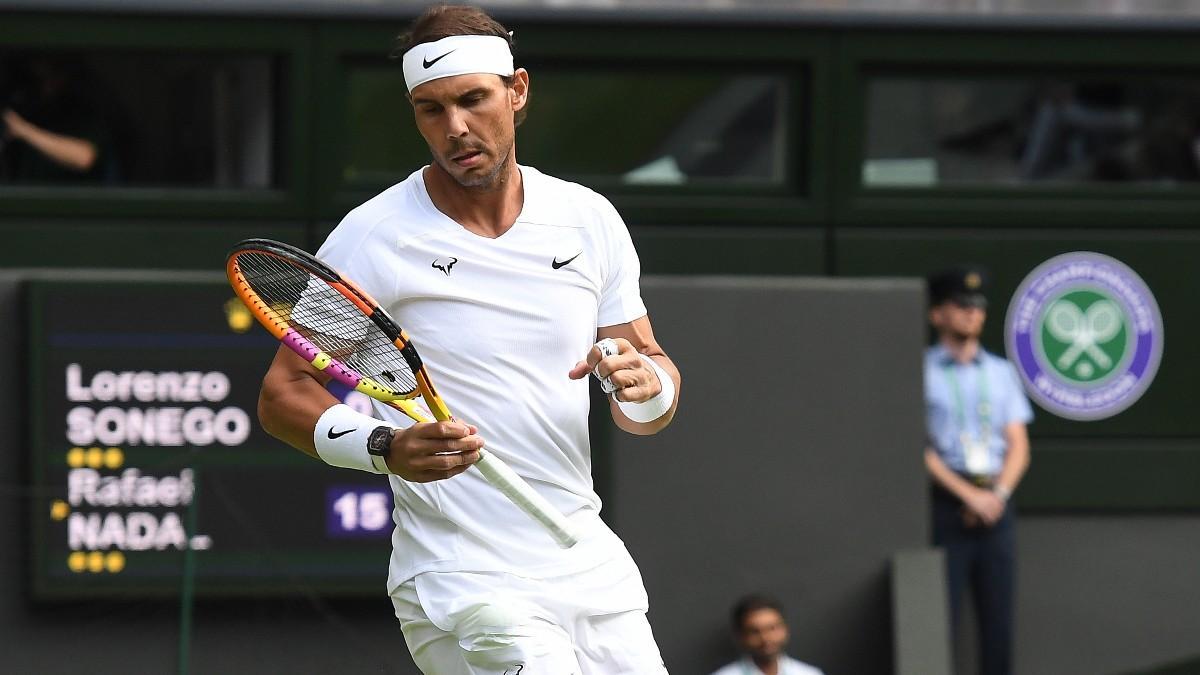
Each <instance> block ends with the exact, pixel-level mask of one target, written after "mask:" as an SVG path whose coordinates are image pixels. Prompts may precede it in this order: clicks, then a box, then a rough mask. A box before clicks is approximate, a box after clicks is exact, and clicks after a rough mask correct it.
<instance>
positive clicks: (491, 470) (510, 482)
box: [475, 450, 579, 548]
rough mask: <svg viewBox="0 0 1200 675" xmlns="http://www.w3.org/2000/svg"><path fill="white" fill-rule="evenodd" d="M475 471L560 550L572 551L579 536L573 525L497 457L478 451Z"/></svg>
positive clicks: (484, 451)
mask: <svg viewBox="0 0 1200 675" xmlns="http://www.w3.org/2000/svg"><path fill="white" fill-rule="evenodd" d="M475 467H476V468H478V469H479V472H480V473H482V474H483V477H484V478H486V479H487V481H488V482H489V483H491V484H492V486H493V487H495V488H496V489H497V490H499V491H500V492H503V493H504V496H505V497H508V499H509V500H510V501H511V502H512V503H513V504H516V505H517V506H518V507H520V508H521V510H522V511H524V512H525V513H528V514H529V515H530V516H532V517H533V519H534V520H536V521H538V522H539V523H541V524H542V526H544V527H545V528H546V530H547V531H549V532H550V534H551V535H552V536H553V537H554V539H555V540H557V541H558V545H559V546H562V547H563V548H571V547H572V546H574V545H575V544H576V543H577V542H578V541H579V533H578V532H577V530H576V528H575V524H574V523H572V522H571V521H569V520H567V517H566V516H564V515H563V514H561V513H559V512H558V509H556V508H554V506H552V505H551V504H550V502H548V501H546V498H545V497H543V496H541V495H540V494H538V493H537V492H535V491H534V489H533V488H532V487H530V485H529V483H526V482H525V480H524V479H523V478H521V477H520V476H518V475H517V472H515V471H513V470H512V469H511V468H509V466H508V465H507V464H505V463H504V462H503V461H501V460H500V458H499V457H496V456H495V455H493V454H491V453H490V452H487V451H486V450H480V451H479V461H478V462H475Z"/></svg>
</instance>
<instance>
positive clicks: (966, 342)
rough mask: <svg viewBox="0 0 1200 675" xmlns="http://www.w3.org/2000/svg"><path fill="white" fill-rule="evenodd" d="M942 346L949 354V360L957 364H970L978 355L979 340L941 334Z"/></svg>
mask: <svg viewBox="0 0 1200 675" xmlns="http://www.w3.org/2000/svg"><path fill="white" fill-rule="evenodd" d="M941 342H942V346H943V347H945V348H946V351H947V352H949V353H950V358H952V359H954V360H955V361H956V362H958V363H970V362H971V361H974V360H975V356H976V355H977V354H979V338H976V337H963V336H958V335H950V334H948V333H947V334H943V335H942V339H941Z"/></svg>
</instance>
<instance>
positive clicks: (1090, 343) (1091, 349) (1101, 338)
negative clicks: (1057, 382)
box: [1046, 300, 1124, 376]
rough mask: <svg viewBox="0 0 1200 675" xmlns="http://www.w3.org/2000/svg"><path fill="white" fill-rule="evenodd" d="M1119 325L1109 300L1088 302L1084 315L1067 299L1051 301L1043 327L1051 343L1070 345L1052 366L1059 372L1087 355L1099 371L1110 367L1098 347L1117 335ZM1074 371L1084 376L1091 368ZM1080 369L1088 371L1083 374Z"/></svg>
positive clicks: (1110, 360)
mask: <svg viewBox="0 0 1200 675" xmlns="http://www.w3.org/2000/svg"><path fill="white" fill-rule="evenodd" d="M1123 324H1124V322H1123V320H1122V318H1121V310H1120V309H1119V308H1118V307H1117V305H1116V303H1114V302H1112V301H1111V300H1100V301H1098V302H1095V303H1092V305H1091V306H1090V307H1088V308H1087V311H1086V312H1085V311H1083V310H1081V309H1080V308H1079V306H1078V305H1076V304H1075V303H1073V302H1070V301H1069V300H1059V301H1058V302H1055V303H1054V304H1053V305H1051V307H1050V311H1049V312H1047V313H1046V328H1047V329H1048V330H1049V331H1050V335H1052V336H1054V339H1055V340H1058V341H1059V342H1063V343H1067V344H1069V345H1070V346H1069V347H1067V350H1066V351H1065V352H1063V353H1062V355H1061V356H1059V357H1058V360H1057V362H1056V363H1055V365H1057V366H1058V368H1059V370H1063V371H1065V370H1068V369H1070V368H1072V367H1073V366H1075V364H1076V362H1078V361H1079V359H1080V357H1082V356H1083V355H1084V354H1087V355H1088V356H1089V357H1090V358H1091V360H1092V361H1093V362H1095V364H1096V365H1097V366H1100V367H1101V368H1102V369H1104V370H1108V369H1109V368H1112V366H1113V362H1112V359H1111V358H1109V356H1108V354H1106V353H1104V350H1102V349H1100V345H1102V344H1105V343H1107V342H1110V341H1111V340H1112V339H1113V338H1115V337H1116V336H1117V333H1119V332H1121V326H1122V325H1123ZM1082 365H1086V364H1081V366H1082ZM1077 370H1081V372H1080V374H1081V375H1084V376H1087V375H1088V374H1090V371H1091V368H1082V367H1081V368H1080V369H1077ZM1083 370H1086V371H1089V372H1087V373H1084V372H1082V371H1083Z"/></svg>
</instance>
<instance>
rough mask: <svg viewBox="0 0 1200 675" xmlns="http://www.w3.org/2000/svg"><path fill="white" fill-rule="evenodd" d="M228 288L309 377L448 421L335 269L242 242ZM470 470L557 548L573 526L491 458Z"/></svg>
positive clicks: (362, 297) (388, 321)
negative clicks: (306, 366) (313, 373)
mask: <svg viewBox="0 0 1200 675" xmlns="http://www.w3.org/2000/svg"><path fill="white" fill-rule="evenodd" d="M225 272H226V275H227V276H228V277H229V283H230V284H231V285H232V286H233V290H234V292H235V293H237V296H238V297H239V298H241V300H242V302H243V303H245V305H246V307H247V308H249V310H250V312H251V313H252V314H254V316H255V317H256V318H257V319H258V320H259V322H260V323H262V325H263V326H264V327H265V328H266V329H267V330H268V331H269V332H270V333H271V334H272V335H274V336H275V337H276V338H278V339H279V340H280V341H281V342H282V343H283V344H285V345H287V346H288V347H289V348H291V349H292V350H293V351H295V352H296V353H297V354H299V355H300V356H301V357H303V358H304V360H306V361H308V362H309V363H311V364H312V365H313V367H315V368H316V369H317V370H320V371H322V372H325V373H328V374H329V375H331V376H332V377H333V378H334V379H336V380H338V381H339V382H341V383H343V384H345V385H346V386H348V387H351V388H353V389H354V390H355V391H359V392H362V393H364V394H366V395H367V396H370V397H371V398H373V399H375V400H377V401H382V402H383V403H386V404H388V405H390V406H392V407H393V408H396V409H397V410H399V411H401V412H403V413H404V414H405V415H408V416H409V417H411V418H412V419H413V420H416V421H417V422H428V421H430V420H429V418H428V416H427V415H426V414H425V413H424V412H423V411H422V410H421V408H420V407H419V406H418V405H417V404H416V402H415V401H414V399H415V398H416V397H417V396H418V395H419V396H420V397H421V398H422V399H423V400H424V402H425V405H426V406H427V407H428V408H429V410H430V411H431V412H432V413H433V416H434V417H435V418H437V419H438V420H449V419H453V416H452V415H451V414H450V409H449V408H447V407H446V403H445V402H444V401H443V400H442V398H441V397H440V396H439V395H438V393H437V389H435V388H434V386H433V381H432V380H431V379H430V378H429V373H428V372H427V371H426V369H425V366H424V364H423V363H422V362H421V357H420V356H419V355H418V354H417V348H416V347H415V346H413V343H412V342H411V341H410V340H409V338H408V335H406V334H405V332H404V331H403V330H402V329H401V328H400V326H399V325H397V324H396V322H395V321H394V320H393V319H392V317H390V316H388V314H387V312H385V311H384V310H383V308H381V307H380V306H379V304H378V303H376V302H375V301H374V300H372V299H371V296H369V295H367V294H366V293H365V292H363V291H362V289H360V288H358V286H356V285H355V284H354V283H353V282H351V281H350V280H349V279H347V278H345V277H343V276H342V275H340V274H338V272H337V271H336V270H334V269H333V268H331V267H329V266H328V265H326V264H325V263H323V262H321V261H320V260H318V259H316V258H315V257H313V256H311V255H309V254H308V253H306V252H304V251H302V250H300V249H298V248H296V247H294V246H289V245H288V244H284V243H280V242H277V241H272V240H270V239H247V240H246V241H243V242H241V243H240V244H238V245H237V246H236V247H234V249H233V250H232V251H231V252H230V253H229V258H228V260H227V262H226V266H225ZM474 466H475V468H477V469H479V472H480V473H482V474H483V477H484V478H486V479H487V481H488V482H489V483H491V484H492V485H493V486H495V487H496V488H497V489H498V490H500V492H502V493H504V495H505V496H506V497H508V499H509V500H511V501H512V503H513V504H516V505H517V506H518V507H520V508H521V509H522V510H523V511H525V512H526V513H528V514H529V515H530V516H532V517H533V518H534V519H535V520H537V521H538V522H539V523H541V524H542V525H543V526H545V528H546V529H547V530H548V531H549V532H550V534H551V535H552V536H553V537H554V538H555V539H556V540H557V541H558V543H559V544H560V545H561V546H562V547H563V548H569V547H571V546H573V545H574V544H575V543H576V542H577V541H578V540H579V537H578V535H577V533H576V531H575V526H574V524H572V523H571V522H570V521H569V520H567V519H566V517H565V516H563V515H562V513H560V512H558V510H556V509H555V508H554V507H553V506H552V505H551V504H550V503H549V502H548V501H546V499H545V498H544V497H542V496H541V495H540V494H538V493H537V492H535V491H534V490H533V488H532V487H530V486H529V484H528V483H526V482H525V481H524V480H523V479H522V478H521V477H520V476H518V475H517V474H516V472H514V471H513V470H512V469H511V468H510V467H509V466H508V465H507V464H505V463H504V462H502V461H501V460H500V459H498V458H497V457H496V456H495V455H493V454H491V453H489V452H487V451H485V450H480V451H479V461H478V462H476V463H475V465H474Z"/></svg>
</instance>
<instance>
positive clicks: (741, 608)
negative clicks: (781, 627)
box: [729, 594, 783, 633]
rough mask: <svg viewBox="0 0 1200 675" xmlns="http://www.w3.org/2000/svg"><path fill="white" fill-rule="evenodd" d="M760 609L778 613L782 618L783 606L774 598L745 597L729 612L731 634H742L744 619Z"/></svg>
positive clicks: (763, 596) (755, 595)
mask: <svg viewBox="0 0 1200 675" xmlns="http://www.w3.org/2000/svg"><path fill="white" fill-rule="evenodd" d="M760 609H773V610H775V611H776V612H779V615H780V616H783V605H782V604H781V603H780V602H779V601H778V600H776V599H775V598H771V597H768V596H765V595H759V594H753V595H747V596H745V597H744V598H742V599H741V600H738V601H737V603H736V604H735V605H734V606H733V609H732V610H731V611H730V612H729V619H730V622H731V623H732V624H733V632H735V633H740V632H742V628H743V627H744V625H745V623H746V617H747V616H750V615H751V614H753V613H754V612H757V611H758V610H760Z"/></svg>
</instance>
